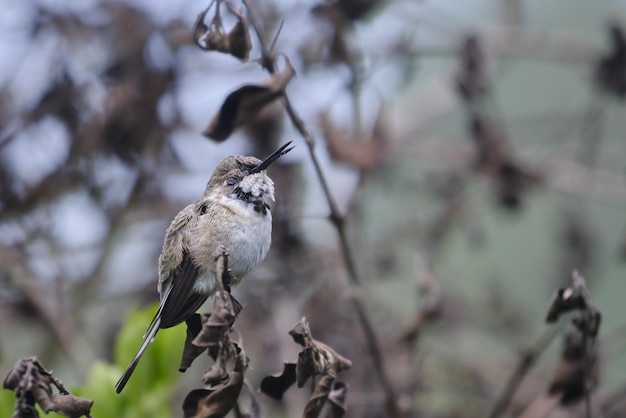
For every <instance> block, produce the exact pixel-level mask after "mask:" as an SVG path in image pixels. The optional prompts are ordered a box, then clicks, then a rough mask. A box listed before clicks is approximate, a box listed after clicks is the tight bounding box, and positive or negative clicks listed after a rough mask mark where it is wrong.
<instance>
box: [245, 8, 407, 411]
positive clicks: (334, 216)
mask: <svg viewBox="0 0 626 418" xmlns="http://www.w3.org/2000/svg"><path fill="white" fill-rule="evenodd" d="M243 3H244V5H245V6H246V8H247V9H248V15H249V20H250V24H251V26H252V27H253V28H254V32H255V33H256V36H257V38H258V40H259V43H260V45H261V53H262V58H261V65H262V66H263V67H264V68H265V69H266V70H267V71H268V72H269V73H271V74H274V73H275V71H276V70H275V65H274V56H273V53H272V51H268V50H267V48H266V46H265V42H264V40H263V36H262V35H261V33H260V31H259V28H258V24H257V22H258V21H257V19H256V17H255V15H254V10H253V8H252V7H251V6H250V1H249V0H243ZM283 99H284V106H285V110H286V111H287V115H288V116H289V119H290V120H291V123H292V124H293V126H294V127H295V129H296V130H297V131H298V133H299V134H300V135H301V136H302V138H304V140H305V142H306V144H307V148H308V150H309V156H310V158H311V161H312V162H313V168H314V170H315V174H316V175H317V178H318V181H319V183H320V185H321V186H322V190H323V192H324V196H325V197H326V200H327V202H328V206H329V208H330V214H329V220H330V222H331V223H332V224H333V225H334V227H335V229H336V230H337V235H338V236H339V243H340V246H341V252H342V255H343V258H344V261H345V266H346V271H347V273H348V278H349V280H350V283H351V284H352V285H354V286H359V285H360V284H361V282H362V280H361V278H360V276H359V273H358V271H357V269H356V264H355V262H354V256H353V253H352V250H351V248H350V245H349V243H348V238H347V236H346V232H345V216H344V215H343V214H342V213H341V211H340V210H339V206H338V205H337V201H336V200H335V198H334V196H333V194H332V192H331V191H330V187H329V186H328V181H327V179H326V176H325V175H324V172H323V171H322V168H321V165H320V163H319V160H318V159H317V157H316V155H315V139H314V138H313V136H312V135H311V134H310V133H309V131H308V130H307V128H306V126H305V124H304V122H303V121H302V119H301V118H300V116H299V115H298V114H297V112H296V111H295V109H294V108H293V106H292V104H291V101H290V100H289V96H288V95H287V93H286V92H285V93H284V96H283ZM352 305H353V307H354V310H355V311H356V314H357V318H358V320H359V323H360V325H361V328H362V329H363V333H364V335H365V339H366V343H367V348H368V350H369V353H370V356H371V358H372V362H373V365H374V369H375V372H376V376H377V378H378V380H379V381H380V384H381V386H382V388H383V391H384V393H385V406H386V409H387V413H388V414H389V416H390V417H393V418H399V417H401V416H402V415H403V414H402V411H401V409H400V406H399V405H398V400H397V396H396V393H395V389H394V387H393V385H392V383H391V379H390V378H389V376H388V374H387V372H386V370H385V365H384V360H383V355H382V350H381V348H380V343H379V340H378V337H377V335H376V332H375V330H374V327H373V325H372V322H371V320H370V319H369V316H368V315H367V311H366V309H365V306H364V305H363V303H362V301H361V299H359V298H358V297H354V298H352Z"/></svg>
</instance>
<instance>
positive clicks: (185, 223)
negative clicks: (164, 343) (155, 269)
mask: <svg viewBox="0 0 626 418" xmlns="http://www.w3.org/2000/svg"><path fill="white" fill-rule="evenodd" d="M197 222H198V216H197V214H196V211H195V210H194V204H191V205H189V206H187V207H186V208H184V209H183V210H181V211H180V212H178V214H177V215H176V217H175V218H174V219H173V220H172V222H171V223H170V226H169V227H168V228H167V231H166V232H165V239H164V240H163V249H162V250H161V255H160V256H159V285H158V290H159V293H160V294H161V301H163V300H164V299H165V297H164V295H165V291H166V290H167V289H168V287H169V285H170V284H171V283H172V277H173V276H174V275H175V273H176V271H177V270H178V269H179V268H180V267H181V265H182V263H183V258H184V253H185V250H186V249H187V248H188V244H189V242H188V241H189V236H190V234H191V232H192V231H193V229H194V228H195V225H196V223H197Z"/></svg>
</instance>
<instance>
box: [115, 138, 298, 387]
mask: <svg viewBox="0 0 626 418" xmlns="http://www.w3.org/2000/svg"><path fill="white" fill-rule="evenodd" d="M290 144H291V141H290V142H288V143H286V144H285V145H283V146H282V147H280V148H279V149H277V150H276V151H274V152H273V153H272V154H271V155H270V156H269V157H267V158H266V159H265V160H263V161H261V160H259V159H258V158H255V157H248V156H230V157H226V158H225V159H223V160H222V161H221V162H220V163H219V164H218V165H217V167H216V168H215V170H214V171H213V174H212V175H211V178H210V179H209V181H208V182H207V185H206V187H205V189H204V193H203V194H202V196H201V197H200V198H199V199H198V200H196V201H195V202H193V203H192V204H190V205H189V206H187V207H186V208H184V209H183V210H181V211H180V212H179V213H178V215H176V217H175V218H174V220H173V221H172V222H171V224H170V226H169V228H168V229H167V231H166V233H165V239H164V242H163V249H162V251H161V255H160V256H159V281H158V285H157V290H158V292H159V295H160V303H159V308H158V310H157V312H156V315H155V316H154V319H153V320H152V322H151V323H150V325H149V326H148V329H147V331H146V334H145V336H144V339H143V342H142V344H141V346H140V347H139V350H138V351H137V354H136V355H135V357H134V358H133V360H132V361H131V363H130V364H129V365H128V367H127V368H126V371H124V374H123V375H122V377H120V379H119V381H118V382H117V384H116V385H115V391H116V392H117V393H120V392H121V391H122V390H123V389H124V386H126V383H127V382H128V379H129V378H130V376H131V375H132V373H133V371H134V370H135V367H137V364H138V363H139V360H140V359H141V356H142V355H143V353H144V351H145V350H146V348H147V347H148V344H150V342H151V341H152V340H153V339H154V337H155V336H156V334H157V332H158V330H159V329H161V328H170V327H173V326H176V325H178V324H180V323H183V322H185V321H186V320H187V319H188V318H189V317H191V316H192V315H193V314H194V313H195V312H196V310H198V309H199V308H200V306H202V304H203V303H204V302H205V301H206V300H207V298H208V297H209V296H211V295H213V294H214V293H215V291H216V290H217V282H216V280H219V279H218V278H217V277H216V275H215V264H216V256H217V255H219V254H218V253H219V251H220V250H226V251H228V254H229V256H228V265H229V267H230V269H231V271H232V279H231V282H230V285H232V286H234V285H237V284H239V283H240V282H241V280H242V279H243V277H244V276H245V275H246V274H247V273H248V272H249V271H250V270H252V269H253V268H254V267H255V266H256V265H257V264H259V263H260V262H261V261H262V260H263V259H264V258H265V255H266V254H267V252H268V250H269V248H270V243H271V239H272V213H271V211H270V206H269V204H270V202H272V201H274V182H273V181H272V179H271V178H270V177H269V176H268V175H267V173H266V169H267V168H268V167H269V166H270V164H272V163H273V162H274V161H276V160H277V159H278V158H279V157H281V156H282V155H285V154H286V153H288V152H289V151H291V150H292V149H293V148H294V147H291V148H287V147H289V145H290Z"/></svg>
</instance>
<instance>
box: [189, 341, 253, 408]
mask: <svg viewBox="0 0 626 418" xmlns="http://www.w3.org/2000/svg"><path fill="white" fill-rule="evenodd" d="M229 344H232V345H233V346H234V347H233V350H234V351H235V352H237V351H238V352H237V355H236V358H235V364H234V367H233V370H232V372H231V373H230V376H229V378H228V380H227V381H226V382H225V383H224V384H223V385H222V386H220V387H219V388H216V389H215V390H208V389H197V390H193V391H191V392H190V393H189V394H188V395H187V397H186V398H185V401H184V402H183V413H184V417H185V418H188V417H194V418H217V417H224V416H226V415H227V414H228V412H230V410H231V409H233V407H234V406H235V404H236V403H237V399H238V398H239V393H240V392H241V388H242V386H243V381H244V372H245V370H246V367H247V359H246V356H245V353H244V351H243V350H241V349H240V348H239V347H238V346H237V344H234V343H229Z"/></svg>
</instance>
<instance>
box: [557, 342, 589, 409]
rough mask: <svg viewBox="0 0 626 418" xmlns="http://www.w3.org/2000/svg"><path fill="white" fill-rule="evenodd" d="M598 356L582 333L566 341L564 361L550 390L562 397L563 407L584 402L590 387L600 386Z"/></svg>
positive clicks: (562, 360) (563, 352)
mask: <svg viewBox="0 0 626 418" xmlns="http://www.w3.org/2000/svg"><path fill="white" fill-rule="evenodd" d="M598 369H599V364H598V354H597V350H596V349H595V345H593V344H591V342H590V340H589V339H588V338H585V337H584V336H583V334H582V333H581V332H580V331H578V330H573V331H572V332H569V333H568V334H567V335H566V336H565V339H564V344H563V350H562V352H561V359H560V360H559V363H558V364H557V366H556V368H555V370H554V372H553V374H552V379H551V381H550V385H549V387H548V393H549V394H551V395H555V394H558V395H559V396H560V402H561V404H563V405H570V404H573V403H575V402H578V401H580V400H582V398H583V396H584V394H585V390H586V388H589V389H591V388H594V387H596V386H597V384H598Z"/></svg>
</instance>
